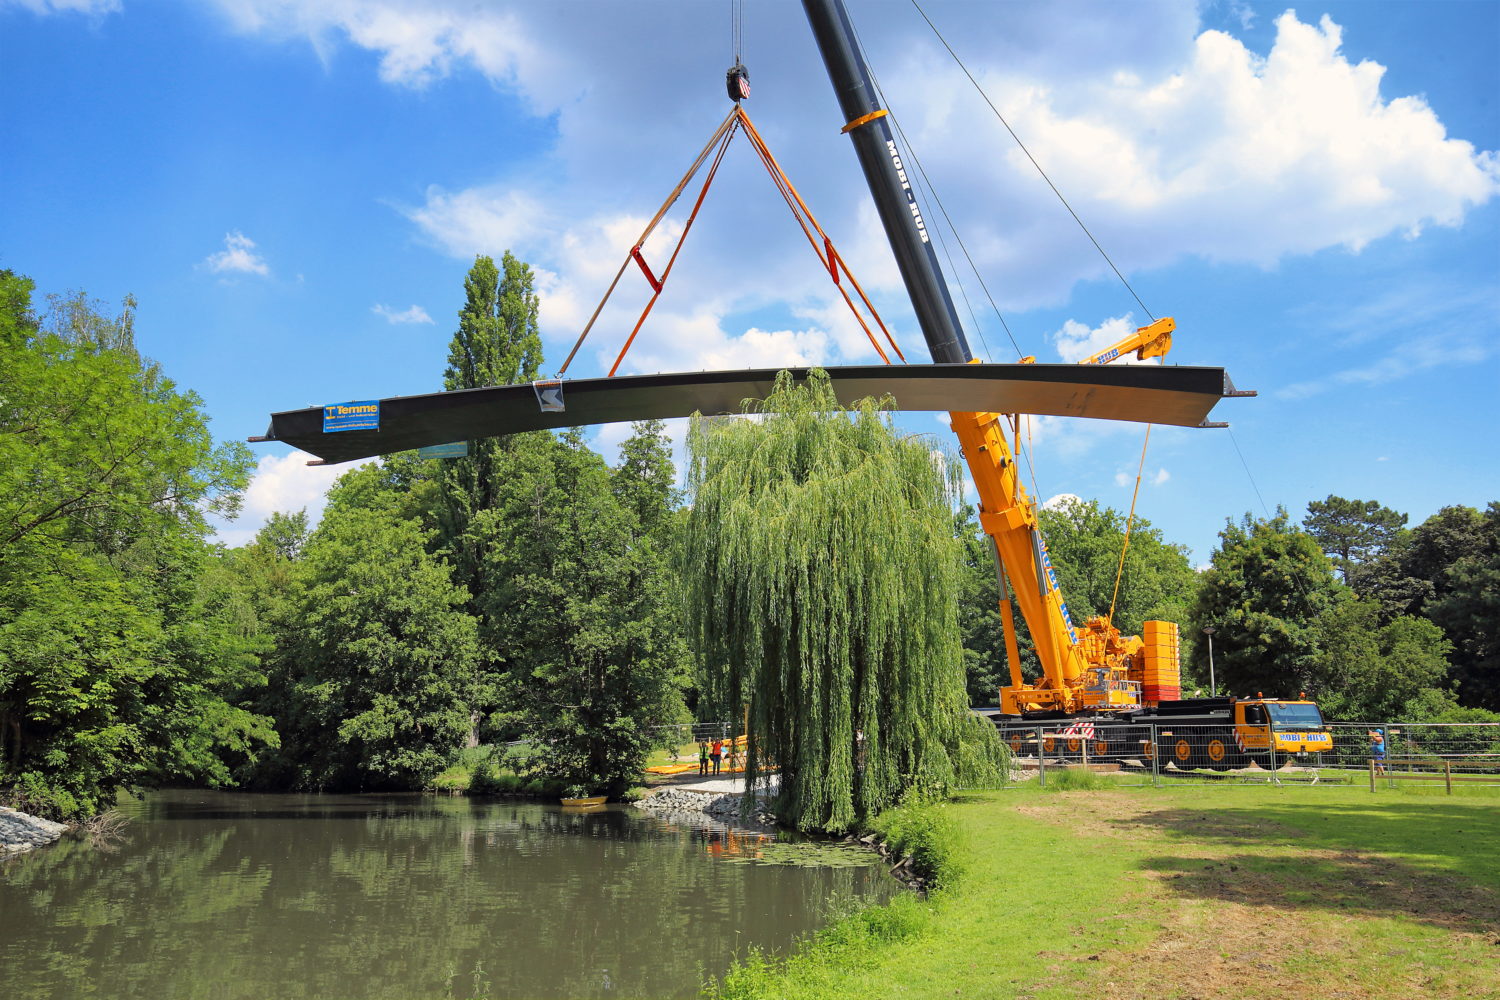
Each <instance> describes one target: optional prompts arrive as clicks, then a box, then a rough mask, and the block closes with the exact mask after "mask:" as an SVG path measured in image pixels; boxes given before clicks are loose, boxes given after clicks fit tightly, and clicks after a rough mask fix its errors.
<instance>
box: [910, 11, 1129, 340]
mask: <svg viewBox="0 0 1500 1000" xmlns="http://www.w3.org/2000/svg"><path fill="white" fill-rule="evenodd" d="M911 5H912V6H913V7H915V8H916V9H917V13H918V14H921V15H922V20H924V21H926V22H927V27H929V28H931V29H932V33H933V34H934V35H935V36H937V40H938V41H939V42H941V43H942V44H943V48H945V49H947V50H948V55H950V56H952V57H953V61H954V62H955V63H957V64H958V68H959V69H961V70H963V71H964V76H966V77H968V78H969V82H970V83H972V84H973V85H974V89H975V90H977V91H978V92H979V96H980V97H982V98H984V103H986V104H988V105H989V106H990V110H991V111H993V112H994V113H995V117H996V118H998V119H999V120H1000V124H1001V125H1004V126H1005V131H1007V132H1009V133H1010V137H1011V138H1012V139H1014V140H1015V141H1016V145H1017V146H1019V147H1020V148H1021V152H1023V153H1025V154H1026V159H1028V160H1030V161H1031V165H1032V166H1033V167H1036V172H1037V173H1038V174H1041V176H1042V180H1044V181H1046V182H1047V186H1048V187H1049V188H1051V189H1052V193H1053V194H1055V195H1057V200H1058V201H1060V202H1062V205H1063V208H1066V209H1067V210H1068V214H1069V215H1071V216H1072V217H1073V221H1074V222H1076V223H1078V228H1079V229H1082V230H1083V234H1084V235H1085V236H1087V237H1088V238H1089V242H1090V243H1092V244H1094V249H1095V250H1098V251H1099V256H1101V257H1103V258H1104V262H1105V263H1106V264H1108V265H1109V269H1110V270H1111V271H1113V272H1115V277H1117V278H1119V279H1120V284H1122V285H1124V286H1125V290H1126V291H1128V292H1129V293H1130V297H1131V298H1133V299H1135V302H1136V305H1138V306H1140V307H1141V311H1142V312H1144V313H1145V314H1146V316H1147V317H1148V318H1150V319H1151V320H1152V321H1153V322H1154V321H1155V320H1156V317H1155V316H1154V315H1152V313H1151V310H1150V309H1147V308H1146V303H1145V302H1142V301H1141V297H1140V296H1139V295H1137V294H1136V292H1135V289H1134V288H1132V287H1131V285H1130V282H1129V281H1127V280H1125V275H1124V274H1122V273H1120V269H1119V268H1118V267H1116V266H1115V262H1114V260H1112V259H1111V258H1110V256H1109V254H1107V253H1105V252H1104V247H1102V246H1100V244H1099V241H1098V240H1097V239H1095V238H1094V234H1093V233H1092V232H1090V231H1089V227H1088V226H1086V225H1084V224H1083V219H1081V218H1080V217H1079V215H1078V213H1077V212H1075V211H1073V206H1072V205H1070V204H1068V199H1066V198H1064V197H1063V193H1062V192H1061V191H1059V190H1058V189H1057V185H1056V184H1053V183H1052V178H1051V177H1048V176H1047V171H1045V170H1043V169H1042V165H1041V164H1040V163H1038V162H1037V161H1036V157H1034V156H1032V155H1031V150H1029V149H1027V148H1026V144H1025V143H1024V142H1022V141H1021V137H1020V136H1019V135H1016V130H1015V129H1013V128H1011V127H1010V122H1008V121H1006V120H1005V116H1004V115H1002V114H1001V113H1000V109H999V108H997V107H995V102H994V101H992V100H990V95H988V94H986V93H985V92H984V88H983V87H981V86H980V85H979V81H978V80H976V79H974V74H973V73H970V72H969V67H967V66H965V65H964V61H963V60H962V59H960V58H959V57H958V53H957V52H954V51H953V46H951V45H949V44H948V39H946V38H944V37H943V33H942V32H941V31H938V29H937V25H935V24H933V23H932V18H930V17H928V16H927V12H926V11H925V10H923V9H922V5H921V4H920V3H918V2H917V0H911Z"/></svg>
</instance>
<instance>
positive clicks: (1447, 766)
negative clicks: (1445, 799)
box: [1443, 760, 1453, 795]
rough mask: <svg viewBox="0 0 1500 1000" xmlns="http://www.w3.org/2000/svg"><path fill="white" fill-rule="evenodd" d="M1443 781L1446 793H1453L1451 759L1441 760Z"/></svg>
mask: <svg viewBox="0 0 1500 1000" xmlns="http://www.w3.org/2000/svg"><path fill="white" fill-rule="evenodd" d="M1443 783H1444V784H1445V785H1447V786H1448V794H1449V795H1452V794H1453V761H1451V760H1445V761H1443Z"/></svg>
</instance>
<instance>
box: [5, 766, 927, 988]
mask: <svg viewBox="0 0 1500 1000" xmlns="http://www.w3.org/2000/svg"><path fill="white" fill-rule="evenodd" d="M126 811H127V812H128V813H129V815H130V817H131V822H130V825H129V826H128V827H127V828H126V830H125V833H124V836H123V838H122V840H121V841H120V843H119V845H118V846H117V848H116V849H115V850H114V851H113V852H106V851H101V850H98V849H96V848H93V847H90V846H89V845H88V844H87V843H85V842H84V841H82V840H79V839H65V840H64V841H62V842H61V843H59V844H57V845H55V846H53V847H49V848H45V849H42V850H39V851H35V852H33V853H31V854H29V855H23V856H21V857H20V858H17V859H13V860H10V861H7V862H4V863H0V997H4V998H6V1000H23V998H33V997H70V998H71V997H128V996H150V997H163V998H169V997H214V998H235V997H621V998H624V997H688V996H693V995H694V994H695V993H696V992H697V990H698V988H699V986H700V984H701V983H702V982H703V981H705V980H706V979H709V978H713V977H715V976H718V975H720V974H721V973H723V971H724V970H725V969H727V968H728V966H729V964H730V962H731V960H732V959H733V958H734V957H735V956H736V955H740V954H744V953H745V952H746V951H747V950H748V949H749V948H751V947H760V948H764V949H770V950H772V951H781V950H785V949H786V948H788V947H789V946H790V945H791V944H792V943H793V942H794V940H795V939H796V938H797V937H798V936H800V935H805V934H807V933H809V932H810V931H812V930H815V929H816V928H817V927H819V926H820V925H822V924H823V923H825V922H826V921H827V920H828V919H829V917H830V915H832V914H833V913H835V912H837V911H840V910H844V909H848V908H849V907H850V906H851V905H854V904H855V903H856V902H857V901H861V900H864V901H874V900H880V899H884V898H887V897H889V896H890V895H891V894H893V893H894V892H896V891H898V889H897V887H896V886H895V884H894V883H893V882H892V881H891V880H890V879H889V878H888V877H887V876H886V875H885V874H884V870H883V868H882V867H881V866H880V865H878V864H875V865H856V866H849V865H848V864H841V865H839V866H831V865H830V866H809V865H807V864H806V863H797V858H796V854H795V851H793V852H792V856H791V858H790V859H789V858H788V856H787V853H788V850H789V847H788V846H787V845H781V844H777V845H775V846H774V847H772V848H771V850H769V851H768V850H766V847H767V846H768V844H769V843H770V841H769V840H768V838H767V835H766V834H764V833H757V832H753V831H734V830H731V829H728V828H726V827H725V826H723V825H722V824H717V823H714V822H713V821H710V820H707V819H705V820H704V821H702V822H695V823H690V824H685V825H679V824H672V823H666V822H663V821H660V820H657V819H654V818H651V817H649V816H647V815H645V814H643V813H641V812H639V811H637V810H633V809H630V808H628V807H623V806H611V807H607V808H606V809H604V810H603V811H598V812H574V811H568V810H564V809H562V808H560V807H558V806H552V805H542V804H533V803H512V802H482V801H470V800H468V799H462V798H447V797H442V798H433V797H421V796H377V795H369V796H317V795H247V794H232V793H221V792H194V791H169V792H159V793H155V794H152V795H151V796H150V797H148V798H147V799H146V800H144V801H141V802H133V803H130V804H129V805H128V806H126ZM757 857H760V858H761V860H755V859H757ZM747 861H748V862H749V863H746V862H747ZM772 861H774V862H777V863H770V862H772ZM804 861H805V859H804Z"/></svg>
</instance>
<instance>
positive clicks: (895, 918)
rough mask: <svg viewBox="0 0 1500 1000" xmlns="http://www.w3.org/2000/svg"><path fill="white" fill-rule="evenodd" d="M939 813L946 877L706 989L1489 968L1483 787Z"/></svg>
mask: <svg viewBox="0 0 1500 1000" xmlns="http://www.w3.org/2000/svg"><path fill="white" fill-rule="evenodd" d="M940 808H941V810H942V814H943V815H944V816H945V817H947V818H948V819H950V820H951V821H952V823H953V825H954V827H955V829H956V830H957V831H958V833H959V837H958V838H957V840H956V841H955V843H954V844H953V845H952V851H953V853H954V855H955V858H954V860H955V861H956V869H955V870H961V871H962V874H961V875H959V876H958V877H957V878H955V879H953V880H952V884H950V885H948V886H947V887H946V888H945V889H943V890H942V891H939V892H936V893H934V894H933V895H932V896H931V897H930V898H929V900H928V901H927V902H922V901H920V900H918V899H917V898H916V897H915V896H903V897H899V898H897V899H895V900H893V901H892V902H890V903H888V904H886V905H884V906H879V907H874V908H871V909H868V910H865V911H862V912H860V913H857V914H854V915H853V916H850V917H848V918H846V919H844V920H843V921H840V922H839V923H837V924H835V925H833V926H832V927H830V928H828V929H827V930H825V931H824V932H822V933H821V934H819V935H817V936H816V937H814V938H812V939H810V940H809V941H806V942H804V943H803V945H802V946H800V947H799V948H798V950H797V951H796V952H795V953H794V955H793V956H792V957H791V958H790V959H789V960H786V961H784V962H783V961H777V960H767V959H764V958H763V957H761V956H755V955H752V956H751V957H750V958H749V959H747V960H745V961H743V962H741V964H740V965H739V966H737V968H736V969H735V970H733V971H732V972H731V973H730V975H729V976H728V977H726V979H725V980H724V981H723V982H722V983H721V984H719V985H717V986H714V987H712V988H710V990H709V991H708V994H707V995H709V996H713V997H720V998H734V1000H748V998H761V997H785V998H825V997H826V998H834V997H849V996H898V995H899V996H903V997H917V998H932V1000H936V998H937V997H945V998H949V997H955V996H959V997H965V996H968V997H973V996H983V997H998V998H1004V997H1014V998H1018V1000H1019V998H1022V997H1026V998H1034V1000H1043V998H1059V1000H1060V998H1064V997H1076V996H1098V997H1101V998H1109V1000H1133V998H1142V1000H1144V998H1147V997H1150V998H1153V1000H1157V998H1162V997H1187V996H1192V997H1200V998H1204V1000H1208V998H1219V997H1223V998H1230V997H1236V998H1237V997H1241V996H1248V995H1255V994H1257V993H1260V992H1264V990H1265V989H1266V984H1268V983H1274V984H1276V988H1277V990H1278V991H1283V990H1290V991H1293V992H1297V993H1303V994H1313V995H1319V996H1326V997H1350V998H1352V997H1375V996H1379V997H1414V998H1415V997H1423V998H1426V1000H1431V998H1445V997H1452V998H1455V1000H1456V998H1459V997H1468V996H1482V995H1487V993H1488V991H1491V990H1492V989H1493V984H1494V983H1495V982H1497V981H1500V947H1497V946H1496V941H1497V940H1500V939H1497V938H1496V928H1497V926H1500V797H1494V796H1489V797H1483V796H1474V797H1468V798H1461V797H1457V796H1455V797H1453V798H1447V797H1442V798H1434V797H1430V796H1422V795H1417V794H1412V795H1405V794H1401V793H1399V792H1398V793H1392V794H1390V795H1383V796H1381V797H1380V798H1376V799H1372V797H1371V796H1370V793H1369V792H1367V791H1362V790H1358V789H1349V788H1338V789H1336V788H1317V789H1313V788H1284V789H1275V788H1267V787H1255V788H1222V789H1220V788H1216V789H1213V790H1212V791H1211V792H1209V791H1206V790H1204V789H1201V788H1192V789H1170V790H1168V789H1161V790H1156V789H1119V790H1113V789H1112V790H1107V791H1075V792H1055V793H1048V792H1044V791H1041V790H1039V789H1035V788H1021V789H1011V790H1007V791H1003V792H990V793H978V794H969V795H965V796H963V797H961V798H959V799H958V800H956V801H954V802H953V803H950V804H948V805H946V806H943V807H940Z"/></svg>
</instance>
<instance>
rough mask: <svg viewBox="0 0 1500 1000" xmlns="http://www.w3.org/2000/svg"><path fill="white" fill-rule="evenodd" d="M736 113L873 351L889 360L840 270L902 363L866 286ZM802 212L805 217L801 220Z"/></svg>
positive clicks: (748, 123)
mask: <svg viewBox="0 0 1500 1000" xmlns="http://www.w3.org/2000/svg"><path fill="white" fill-rule="evenodd" d="M739 117H740V122H741V124H743V125H744V128H745V135H746V136H747V137H748V138H749V139H750V144H751V145H752V146H753V147H754V148H755V151H756V153H757V154H758V155H759V156H760V160H761V163H762V164H763V165H764V166H765V168H766V171H767V172H768V173H769V174H770V175H771V182H772V183H773V184H775V185H776V190H778V191H780V192H781V197H782V199H783V200H784V201H785V202H786V203H787V207H788V208H789V209H791V212H792V217H793V218H794V219H796V220H797V225H798V226H800V227H801V228H802V235H803V236H806V237H807V242H808V243H809V245H811V246H812V249H813V253H814V254H816V255H817V257H818V259H819V260H820V261H822V262H823V264H824V266H825V267H826V268H827V269H828V274H829V277H831V278H832V279H833V284H834V287H835V288H837V289H838V290H839V294H840V295H842V296H843V297H844V302H845V304H846V305H848V306H849V311H850V312H851V313H853V315H854V318H855V320H856V321H857V322H858V323H859V325H860V329H862V330H864V332H865V336H866V337H868V338H869V340H870V345H871V346H872V347H874V348H875V353H876V354H878V355H880V359H881V360H882V361H884V362H885V363H886V364H891V359H890V358H889V357H887V356H886V353H885V351H883V350H882V349H881V347H880V344H879V342H878V341H876V339H875V334H874V333H873V332H871V330H870V327H869V326H868V324H866V323H865V321H864V317H863V316H861V315H860V313H859V310H858V309H857V308H856V307H855V305H854V301H853V299H851V298H850V297H849V293H848V292H847V291H845V290H844V286H843V285H842V284H841V283H840V282H839V272H840V271H842V272H843V274H844V276H845V277H846V278H848V279H849V283H850V284H851V285H853V286H854V291H855V292H856V293H857V294H858V295H859V300H860V301H861V302H863V303H864V306H865V308H866V309H868V310H869V312H870V316H871V318H873V319H874V320H875V324H876V325H877V326H879V327H880V332H881V333H882V334H884V335H885V339H886V343H888V344H890V345H891V350H892V351H894V352H895V354H896V357H898V358H900V359H901V361H902V362H903V363H904V362H905V361H906V355H905V354H903V353H902V351H901V347H900V346H899V345H898V344H897V343H896V338H895V337H893V336H891V331H890V330H889V329H887V327H886V325H885V321H884V320H882V319H881V318H880V313H879V312H878V311H877V310H876V309H875V306H874V304H873V303H872V302H871V301H870V299H869V296H867V295H866V294H865V290H864V288H863V287H862V286H861V285H860V283H859V279H857V278H855V277H854V274H853V272H851V271H850V270H849V266H848V265H847V264H845V263H844V258H843V257H842V256H841V255H840V254H839V252H838V250H837V249H836V248H835V247H834V245H833V240H832V239H830V238H829V236H828V234H827V233H825V232H824V231H823V227H822V226H821V225H819V224H818V220H817V218H816V217H815V216H814V215H813V214H812V209H810V208H808V207H807V203H806V202H805V201H803V200H802V196H801V195H800V194H798V193H797V189H796V187H794V186H793V185H792V182H791V179H790V178H788V177H787V175H786V172H785V171H784V170H782V169H781V164H780V163H778V162H777V161H776V157H775V156H774V155H773V154H772V153H771V148H770V147H769V146H767V145H766V141H765V140H764V139H763V138H761V135H760V132H759V131H757V130H756V128H755V126H754V124H752V123H751V121H750V117H749V116H748V115H746V114H745V112H744V111H743V110H741V111H740V112H739ZM804 216H805V218H806V221H804ZM809 225H811V227H812V228H811V231H810V230H809V228H808V227H809ZM813 232H816V233H817V234H818V236H820V237H822V240H823V245H822V247H819V246H818V242H817V240H815V239H814V238H813Z"/></svg>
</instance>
